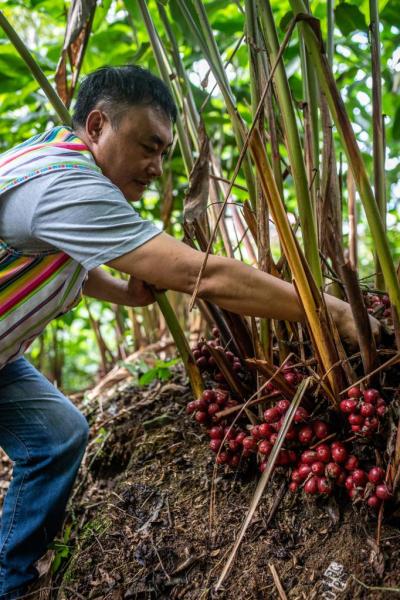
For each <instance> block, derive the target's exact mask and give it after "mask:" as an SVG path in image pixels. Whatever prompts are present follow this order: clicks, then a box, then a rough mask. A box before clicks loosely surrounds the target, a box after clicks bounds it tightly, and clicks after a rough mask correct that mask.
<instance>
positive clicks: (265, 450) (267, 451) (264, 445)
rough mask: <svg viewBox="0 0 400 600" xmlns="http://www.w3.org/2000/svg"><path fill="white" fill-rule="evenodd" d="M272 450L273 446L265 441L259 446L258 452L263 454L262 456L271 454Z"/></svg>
mask: <svg viewBox="0 0 400 600" xmlns="http://www.w3.org/2000/svg"><path fill="white" fill-rule="evenodd" d="M271 450H272V444H271V442H269V441H268V440H263V441H262V442H260V443H259V445H258V451H259V452H261V454H270V452H271Z"/></svg>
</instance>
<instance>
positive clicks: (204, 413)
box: [186, 389, 237, 426]
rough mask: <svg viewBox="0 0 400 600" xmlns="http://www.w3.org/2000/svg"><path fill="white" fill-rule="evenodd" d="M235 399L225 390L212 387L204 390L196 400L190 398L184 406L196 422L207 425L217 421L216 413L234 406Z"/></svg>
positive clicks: (235, 403)
mask: <svg viewBox="0 0 400 600" xmlns="http://www.w3.org/2000/svg"><path fill="white" fill-rule="evenodd" d="M236 405H237V402H236V400H233V399H232V398H231V397H230V394H229V392H228V391H227V390H224V389H214V390H204V392H203V393H202V395H201V396H200V398H199V399H198V400H192V401H191V402H189V403H188V404H187V406H186V412H187V413H188V414H189V415H191V414H193V413H194V418H195V419H196V421H197V422H198V423H201V424H202V425H206V426H209V425H211V424H212V423H218V420H219V419H218V417H217V416H216V414H217V413H218V412H220V411H221V410H223V409H224V408H229V407H231V406H236Z"/></svg>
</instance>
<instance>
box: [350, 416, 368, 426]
mask: <svg viewBox="0 0 400 600" xmlns="http://www.w3.org/2000/svg"><path fill="white" fill-rule="evenodd" d="M348 420H349V423H350V425H359V426H360V427H362V426H363V425H364V421H365V419H364V417H363V416H362V415H356V414H355V413H351V415H349V416H348Z"/></svg>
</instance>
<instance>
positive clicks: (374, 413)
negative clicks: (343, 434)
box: [340, 387, 386, 437]
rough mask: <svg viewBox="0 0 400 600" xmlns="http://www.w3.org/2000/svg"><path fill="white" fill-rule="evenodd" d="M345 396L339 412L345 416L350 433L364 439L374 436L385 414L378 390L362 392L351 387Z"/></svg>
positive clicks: (384, 405) (370, 389)
mask: <svg viewBox="0 0 400 600" xmlns="http://www.w3.org/2000/svg"><path fill="white" fill-rule="evenodd" d="M347 396H348V397H347V398H345V399H344V400H342V401H341V403H340V410H341V411H342V413H344V414H345V415H347V420H348V422H349V424H350V427H351V430H352V432H353V433H355V434H358V435H362V436H366V437H368V436H370V435H372V434H374V433H375V432H376V431H377V430H378V428H379V424H380V419H382V417H383V416H384V415H385V413H386V404H385V401H384V399H383V398H381V396H380V394H379V392H378V390H374V389H373V388H368V389H366V390H364V391H363V392H362V391H361V389H360V388H359V387H352V388H350V389H349V390H348V392H347Z"/></svg>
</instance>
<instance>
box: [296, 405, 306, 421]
mask: <svg viewBox="0 0 400 600" xmlns="http://www.w3.org/2000/svg"><path fill="white" fill-rule="evenodd" d="M306 419H308V412H307V411H306V409H305V408H303V407H302V406H299V408H298V409H297V410H296V412H295V413H294V418H293V420H294V422H295V423H301V422H302V421H305V420H306Z"/></svg>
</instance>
